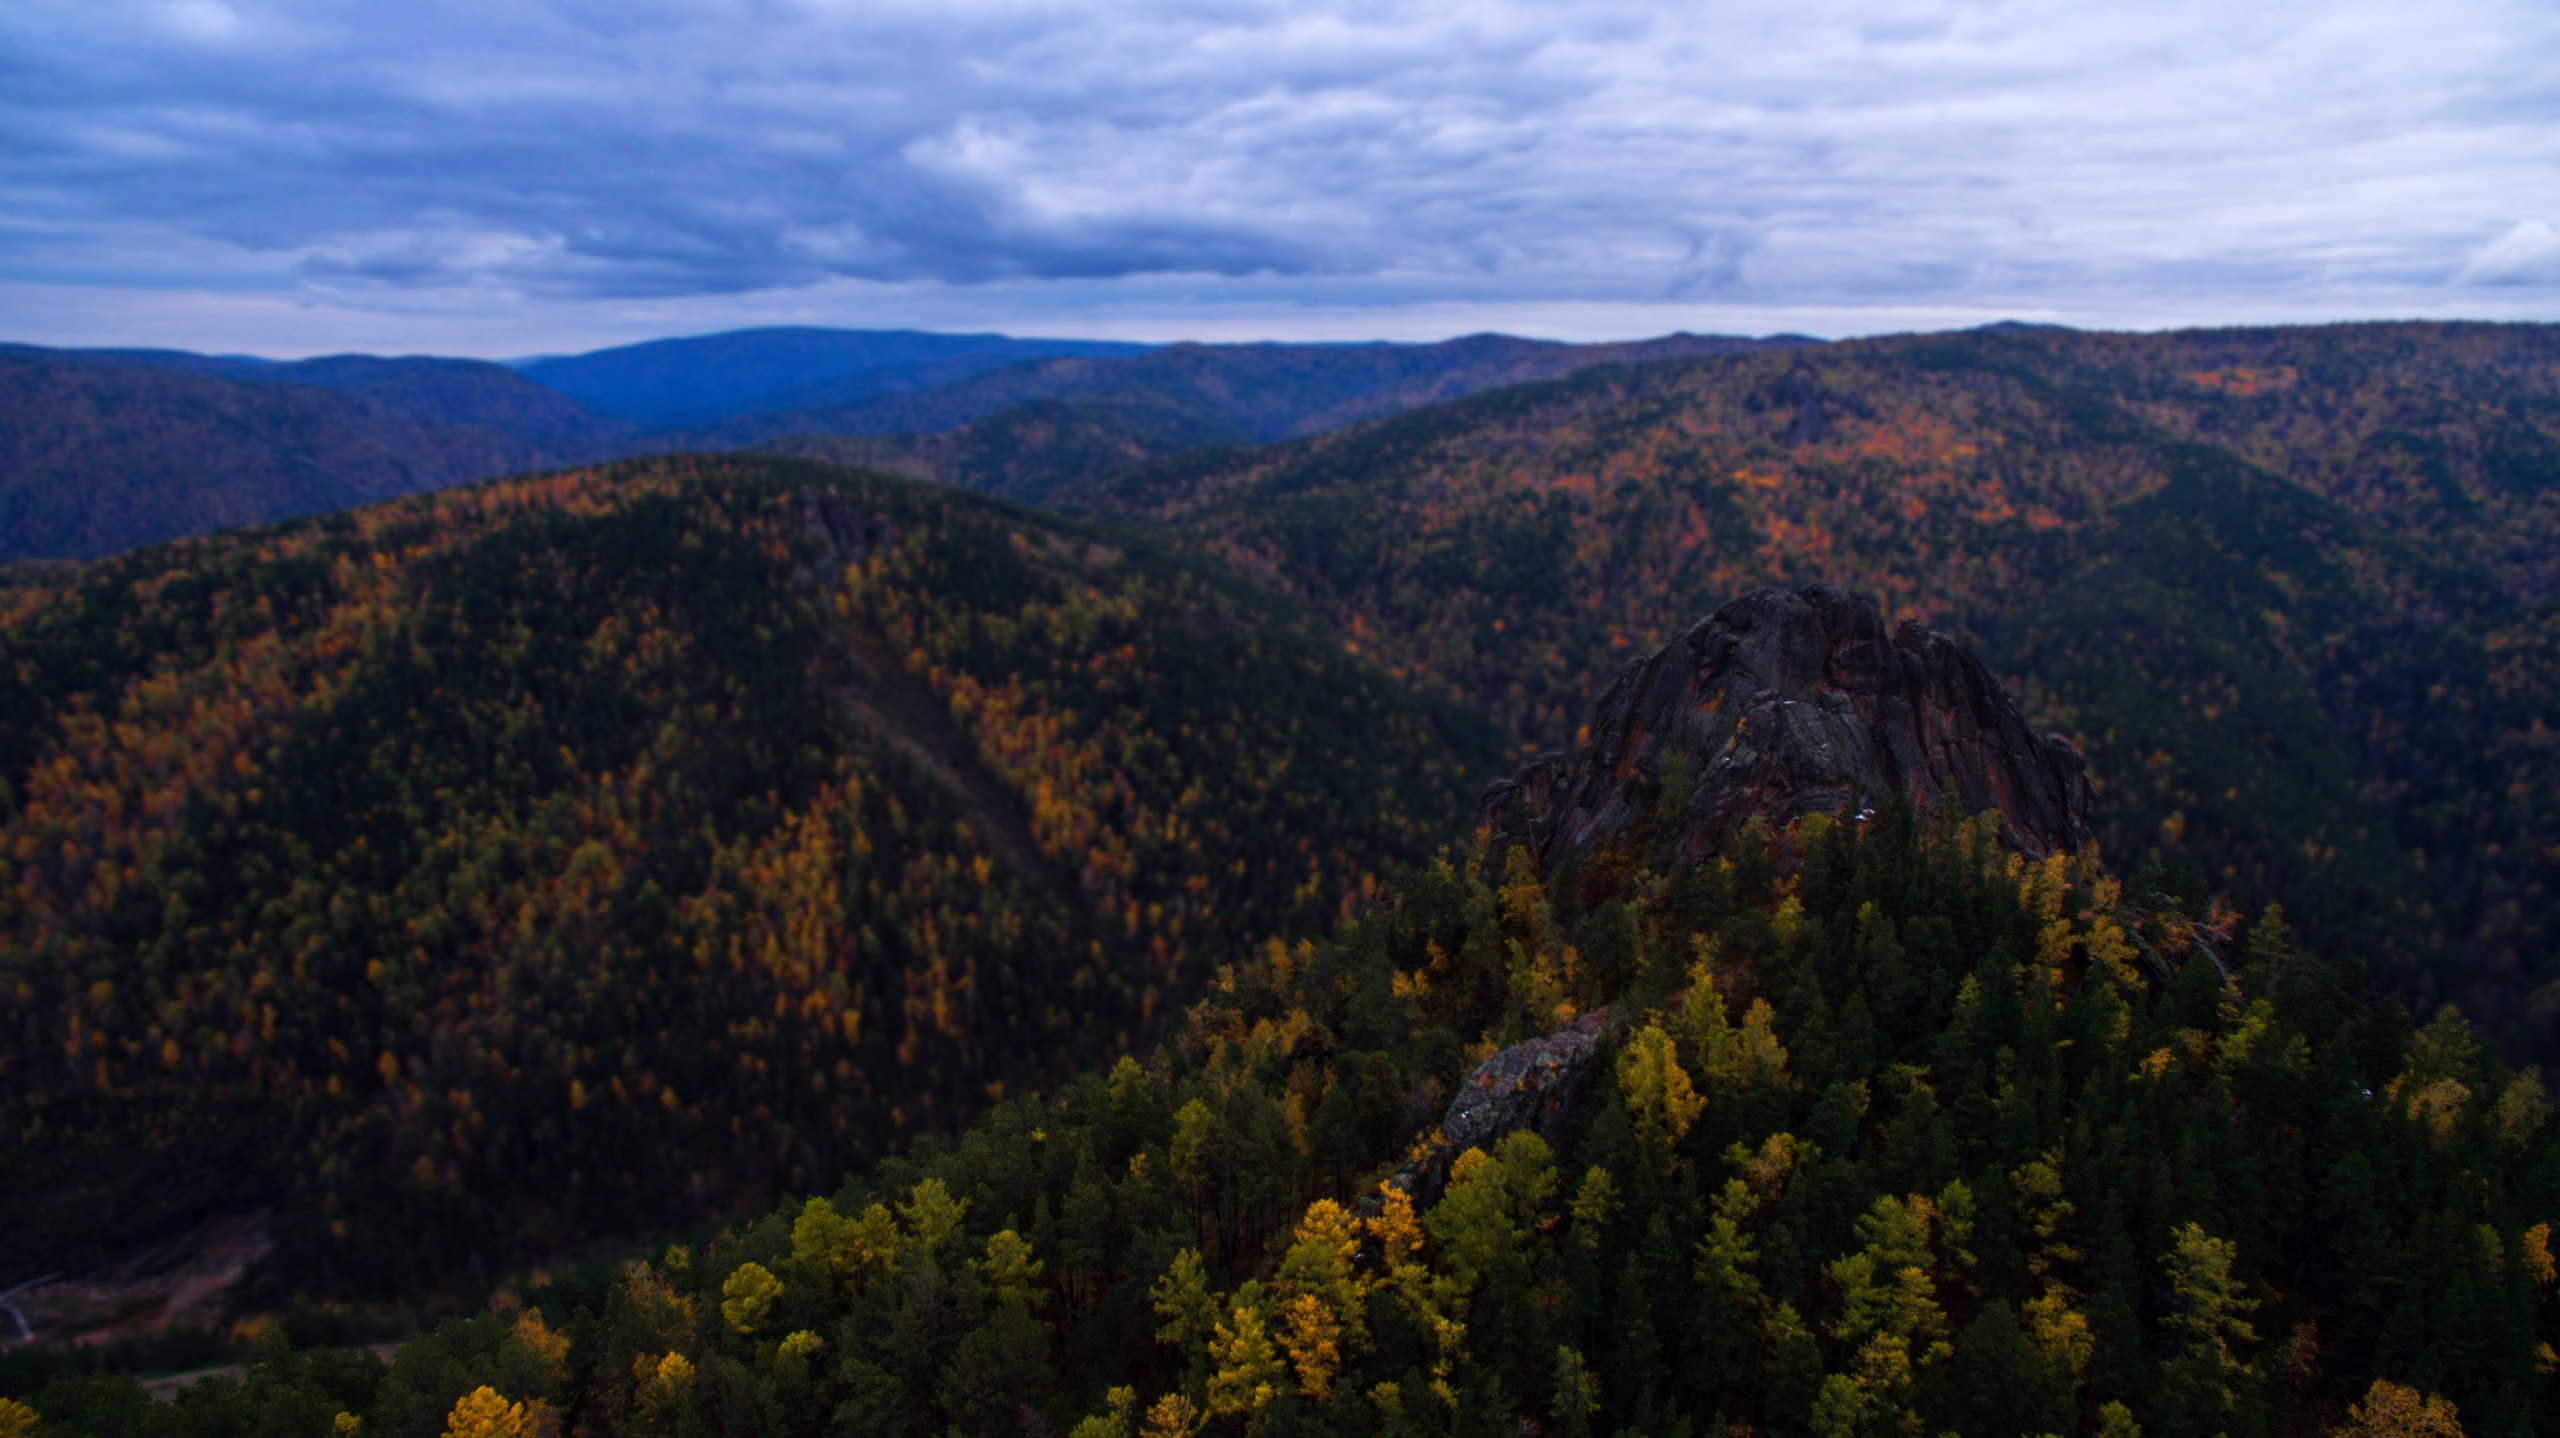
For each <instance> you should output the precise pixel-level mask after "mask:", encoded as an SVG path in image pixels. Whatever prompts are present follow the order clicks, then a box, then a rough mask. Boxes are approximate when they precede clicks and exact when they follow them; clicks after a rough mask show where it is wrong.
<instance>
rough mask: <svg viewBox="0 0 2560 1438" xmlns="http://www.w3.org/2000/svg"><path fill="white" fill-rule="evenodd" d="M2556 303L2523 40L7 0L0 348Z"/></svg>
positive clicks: (1952, 321) (1582, 333)
mask: <svg viewBox="0 0 2560 1438" xmlns="http://www.w3.org/2000/svg"><path fill="white" fill-rule="evenodd" d="M2401 315H2473V316H2482V317H2491V318H2541V319H2560V4H2553V3H2552V0H2428V3H2425V4H2418V3H2411V0H2375V3H2365V0H2337V3H2297V0H2253V3H2248V4H2234V3H2231V0H2203V3H2195V0H2141V3H2124V4H2118V3H2112V0H2108V2H2107V3H2101V0H1679V3H1645V4H1628V3H1619V0H1572V3H1558V0H1545V3H1539V4H1534V5H1533V4H1513V3H1507V0H1478V3H1405V0H1356V3H1335V2H1334V0H1118V3H1112V4H1055V3H1037V0H434V3H413V0H8V3H7V4H6V5H5V6H0V338H8V339H19V340H30V341H36V342H40V343H58V344H138V343H152V344H169V345H179V346H185V347H190V348H204V349H219V350H246V351H256V352H262V353H272V354H302V353H312V352H317V351H323V350H335V349H350V348H360V349H371V350H380V351H438V352H446V353H463V354H484V355H493V356H495V355H513V354H524V353H532V352H541V351H560V350H567V349H576V348H584V347H588V346H592V345H597V344H604V343H612V342H618V341H622V340H628V339H636V338H643V337H649V336H654V335H661V334H668V333H685V332H698V331H703V330H712V329H720V328H727V327H731V326H736V325H746V324H767V323H814V324H834V325H848V326H884V325H902V326H903V325H912V326H920V327H927V328H970V329H975V328H996V329H1004V330H1008V331H1011V332H1014V333H1018V334H1058V335H1063V334H1073V335H1095V336H1105V335H1107V336H1127V337H1134V338H1145V339H1164V338H1175V337H1197V338H1211V339H1221V338H1244V337H1260V336H1271V337H1284V338H1355V337H1372V336H1376V337H1388V338H1434V337H1440V336H1445V335H1450V334H1457V333H1464V332H1468V331H1472V330H1481V329H1504V330H1510V331H1513V332H1518V333H1532V334H1545V335H1555V336H1559V337H1564V338H1600V337H1611V336H1629V335H1639V334H1655V333H1661V332H1664V331H1668V330H1673V329H1682V328H1686V329H1691V330H1700V331H1751V332H1764V331H1770V330H1777V329H1793V330H1800V331H1805V332H1810V333H1816V334H1824V335H1840V334H1855V333H1866V332H1873V331H1878V330H1891V329H1913V328H1942V327H1947V326H1951V325H1963V324H1972V323H1978V322H1980V321H1983V320H1987V319H1993V318H2001V317H2012V316H2014V317H2023V318H2030V319H2050V320H2058V321H2063V322H2067V323H2076V324H2090V325H2108V326H2131V327H2154V326H2161V325H2172V324H2191V323H2202V322H2216V321H2259V320H2282V319H2333V318H2357V317H2368V316H2401Z"/></svg>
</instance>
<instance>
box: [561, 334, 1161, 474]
mask: <svg viewBox="0 0 2560 1438" xmlns="http://www.w3.org/2000/svg"><path fill="white" fill-rule="evenodd" d="M1145 349H1146V346H1144V345H1135V344H1122V343H1117V342H1114V341H1107V340H1020V339H1014V338H1012V337H1011V336H1008V335H996V334H979V335H954V334H928V333H924V332H921V331H916V330H829V329H757V330H732V331H729V332H727V333H723V334H714V335H700V336H695V337H691V338H685V339H667V340H651V341H649V342H647V343H645V344H636V345H624V346H621V347H619V348H615V349H606V350H596V351H593V352H591V353H588V354H581V355H564V356H558V357H552V358H545V359H537V360H528V361H524V362H522V363H521V364H519V365H518V366H517V368H518V369H519V370H520V371H521V372H522V373H523V374H524V375H525V376H526V377H527V378H529V379H531V380H533V381H535V382H536V383H539V384H542V385H544V386H547V387H549V388H551V389H553V390H556V391H558V392H559V393H561V394H563V395H566V396H568V397H569V398H571V399H573V400H576V401H577V402H578V403H580V404H583V405H586V406H587V407H589V408H591V409H594V410H596V411H598V412H600V413H603V414H609V415H613V416H615V417H617V418H620V419H624V420H628V421H630V422H632V423H634V424H638V425H642V426H645V427H648V428H652V429H662V428H670V427H674V426H679V425H705V424H712V423H716V422H718V421H720V420H724V419H732V418H735V417H737V416H741V415H748V414H754V413H758V412H761V411H765V410H783V409H801V408H807V407H810V406H816V405H843V404H853V403H856V402H859V401H861V400H865V399H869V398H872V397H874V396H878V395H893V394H905V393H908V392H911V391H915V390H922V389H931V388H934V387H935V386H938V385H946V384H949V383H951V382H953V381H955V380H960V379H965V378H966V377H968V376H970V375H973V374H977V373H980V372H981V371H984V370H989V369H994V368H997V367H999V366H1003V365H1009V364H1016V363H1020V362H1023V361H1029V360H1041V359H1047V358H1052V357H1056V356H1092V357H1120V356H1127V355H1135V354H1140V353H1143V352H1144V351H1145ZM669 447H675V446H669ZM715 447H718V448H733V447H735V446H728V445H722V446H715Z"/></svg>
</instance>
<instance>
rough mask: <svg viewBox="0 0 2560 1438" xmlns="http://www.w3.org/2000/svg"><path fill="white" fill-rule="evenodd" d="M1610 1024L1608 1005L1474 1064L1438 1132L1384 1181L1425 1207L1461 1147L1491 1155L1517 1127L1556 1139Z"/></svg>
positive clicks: (1613, 1024)
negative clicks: (1488, 1152) (1483, 1150)
mask: <svg viewBox="0 0 2560 1438" xmlns="http://www.w3.org/2000/svg"><path fill="white" fill-rule="evenodd" d="M1617 1026H1618V1011H1617V1009H1616V1007H1615V1006H1611V1007H1608V1008H1601V1009H1594V1010H1592V1011H1591V1012H1590V1013H1587V1014H1584V1015H1583V1016H1582V1017H1580V1018H1578V1019H1575V1020H1574V1021H1573V1022H1572V1023H1570V1024H1567V1025H1566V1026H1565V1027H1564V1028H1562V1029H1560V1030H1558V1031H1557V1032H1555V1033H1552V1034H1549V1035H1547V1036H1546V1037H1545V1038H1541V1039H1531V1040H1529V1041H1528V1042H1527V1043H1522V1044H1514V1045H1512V1046H1511V1047H1510V1048H1507V1049H1504V1050H1503V1051H1502V1052H1500V1053H1498V1054H1495V1055H1494V1056H1493V1057H1491V1058H1489V1059H1486V1060H1485V1061H1484V1062H1483V1063H1481V1064H1479V1065H1477V1066H1476V1071H1475V1072H1474V1073H1473V1074H1470V1075H1468V1077H1467V1082H1466V1086H1465V1087H1463V1088H1461V1089H1459V1090H1458V1096H1457V1098H1456V1099H1454V1100H1452V1101H1451V1102H1450V1104H1449V1112H1448V1114H1447V1115H1446V1116H1445V1117H1443V1118H1442V1119H1441V1120H1440V1131H1439V1132H1438V1133H1435V1134H1433V1135H1432V1136H1431V1138H1430V1140H1429V1141H1428V1142H1427V1143H1425V1144H1424V1145H1423V1147H1422V1148H1421V1150H1420V1151H1418V1152H1417V1153H1415V1154H1414V1156H1413V1157H1412V1158H1411V1159H1409V1160H1407V1161H1406V1163H1405V1165H1404V1167H1402V1168H1400V1169H1398V1170H1397V1171H1396V1173H1395V1176H1394V1177H1393V1178H1392V1179H1390V1180H1389V1182H1391V1183H1394V1184H1395V1185H1396V1186H1397V1187H1399V1188H1402V1189H1403V1190H1404V1191H1405V1192H1407V1193H1409V1194H1411V1195H1413V1201H1414V1202H1415V1203H1416V1204H1418V1205H1423V1206H1428V1205H1429V1204H1430V1203H1431V1202H1432V1201H1433V1200H1435V1199H1437V1198H1438V1197H1439V1196H1440V1190H1441V1189H1442V1188H1444V1187H1446V1186H1447V1185H1448V1182H1449V1166H1450V1165H1451V1164H1453V1163H1455V1162H1457V1160H1458V1155H1460V1154H1462V1153H1465V1152H1466V1151H1467V1150H1468V1149H1471V1148H1481V1149H1486V1150H1491V1149H1492V1147H1493V1146H1494V1145H1495V1144H1496V1143H1499V1142H1501V1140H1502V1139H1503V1137H1504V1136H1505V1135H1507V1134H1512V1133H1517V1132H1518V1131H1520V1130H1521V1129H1524V1128H1534V1129H1536V1130H1538V1132H1539V1133H1541V1134H1543V1135H1545V1136H1546V1138H1547V1139H1549V1140H1550V1141H1553V1140H1555V1139H1558V1138H1561V1137H1562V1136H1563V1134H1564V1126H1565V1124H1566V1123H1567V1122H1569V1121H1570V1120H1571V1119H1572V1117H1573V1109H1574V1105H1575V1104H1576V1103H1577V1102H1578V1101H1579V1100H1580V1099H1581V1097H1582V1090H1583V1087H1584V1085H1586V1084H1587V1083H1589V1082H1590V1080H1591V1074H1592V1071H1593V1070H1594V1069H1595V1068H1596V1067H1598V1063H1597V1061H1598V1059H1599V1057H1600V1050H1601V1041H1602V1040H1603V1039H1605V1038H1606V1037H1608V1035H1609V1033H1610V1032H1611V1031H1612V1030H1614V1029H1615V1028H1617Z"/></svg>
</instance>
